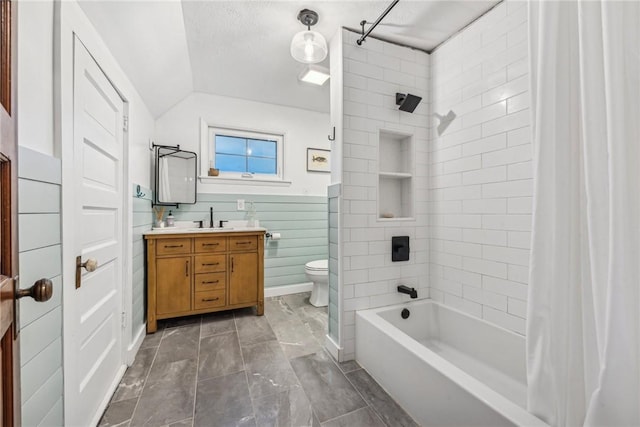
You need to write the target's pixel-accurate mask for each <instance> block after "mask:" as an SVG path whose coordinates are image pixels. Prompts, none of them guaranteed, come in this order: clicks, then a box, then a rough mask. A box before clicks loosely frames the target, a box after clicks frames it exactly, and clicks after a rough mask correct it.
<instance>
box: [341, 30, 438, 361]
mask: <svg viewBox="0 0 640 427" xmlns="http://www.w3.org/2000/svg"><path fill="white" fill-rule="evenodd" d="M357 38H358V35H357V34H356V33H352V32H349V31H346V30H344V33H343V42H344V45H343V52H344V125H343V126H344V133H343V158H342V168H343V171H342V196H341V203H340V206H339V210H340V221H339V222H340V239H341V245H342V250H341V254H340V257H341V269H342V271H341V272H340V274H341V276H342V277H341V286H342V298H343V304H342V306H341V309H342V320H341V321H342V325H341V328H342V329H341V333H340V334H339V336H340V341H341V342H340V345H341V346H342V347H343V355H342V357H341V359H343V360H349V359H352V358H353V357H354V355H355V354H354V352H355V348H354V344H355V339H354V338H355V311H356V310H362V309H367V308H373V307H381V306H385V305H390V304H395V303H400V302H402V301H407V300H408V299H409V297H408V296H407V295H403V294H399V293H398V292H397V289H396V287H397V285H399V284H406V285H409V286H411V287H415V288H417V289H418V296H419V298H428V297H429V288H428V280H427V279H428V277H427V272H428V265H427V263H428V236H427V220H428V216H427V214H428V211H427V209H428V205H427V181H428V167H427V163H428V155H427V153H428V138H429V130H428V125H429V120H428V113H429V96H430V95H429V89H428V86H429V84H428V81H429V55H427V54H426V53H425V52H421V51H417V50H413V49H409V48H406V47H401V46H397V45H394V44H390V43H386V42H382V41H379V40H376V39H373V38H370V39H368V40H367V42H366V43H363V45H362V46H357V45H356V43H355V41H356V39H357ZM396 92H402V93H411V94H414V95H417V96H421V97H422V102H421V103H420V105H418V107H417V108H416V110H415V111H414V112H413V113H408V112H404V111H399V110H398V106H397V105H396V104H395V95H396ZM380 129H383V130H389V131H392V130H395V131H398V132H402V133H406V134H410V135H413V138H414V145H413V152H411V153H410V157H411V158H412V159H414V160H415V169H414V170H413V185H414V202H415V205H414V212H413V213H414V215H413V218H411V219H402V220H396V219H393V220H383V221H380V220H379V215H378V197H379V196H378V191H377V190H378V175H377V172H378V170H383V171H384V170H385V169H384V168H385V167H386V166H387V165H386V163H387V162H385V159H384V158H382V159H381V158H380V156H379V143H380V141H379V130H380ZM387 160H388V159H387ZM381 162H382V164H383V166H382V168H381V169H379V164H380V163H381ZM383 202H384V200H383ZM392 236H409V238H410V247H411V255H410V260H409V261H403V262H392V261H391V238H392Z"/></svg>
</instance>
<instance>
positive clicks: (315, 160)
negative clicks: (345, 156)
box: [307, 148, 331, 172]
mask: <svg viewBox="0 0 640 427" xmlns="http://www.w3.org/2000/svg"><path fill="white" fill-rule="evenodd" d="M307 171H308V172H331V150H323V149H320V148H307Z"/></svg>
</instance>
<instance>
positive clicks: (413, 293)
mask: <svg viewBox="0 0 640 427" xmlns="http://www.w3.org/2000/svg"><path fill="white" fill-rule="evenodd" d="M398 292H400V293H401V294H407V295H409V296H410V297H411V298H418V291H416V290H415V288H410V287H408V286H407V285H398Z"/></svg>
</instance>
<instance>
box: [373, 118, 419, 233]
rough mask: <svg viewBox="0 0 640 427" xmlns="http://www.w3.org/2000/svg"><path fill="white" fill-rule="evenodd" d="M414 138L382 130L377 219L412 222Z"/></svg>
mask: <svg viewBox="0 0 640 427" xmlns="http://www.w3.org/2000/svg"><path fill="white" fill-rule="evenodd" d="M413 153H414V149H413V135H410V134H406V133H401V132H396V131H389V130H383V129H381V130H380V133H379V144H378V220H379V221H397V220H409V219H413V200H414V196H413V175H414V164H415V163H414V155H413Z"/></svg>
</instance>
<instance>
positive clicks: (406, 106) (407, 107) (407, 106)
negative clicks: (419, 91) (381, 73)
mask: <svg viewBox="0 0 640 427" xmlns="http://www.w3.org/2000/svg"><path fill="white" fill-rule="evenodd" d="M420 101H422V97H420V96H415V95H411V94H410V93H407V94H404V93H396V105H399V106H400V110H401V111H406V112H408V113H413V110H415V109H416V107H417V106H418V104H419V103H420Z"/></svg>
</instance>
